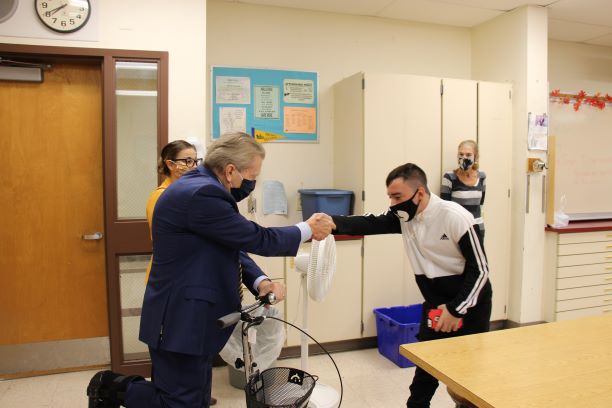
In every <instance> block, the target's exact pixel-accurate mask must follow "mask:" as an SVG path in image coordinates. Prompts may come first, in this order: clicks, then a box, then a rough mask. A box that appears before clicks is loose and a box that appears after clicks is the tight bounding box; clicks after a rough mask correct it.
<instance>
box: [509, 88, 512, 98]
mask: <svg viewBox="0 0 612 408" xmlns="http://www.w3.org/2000/svg"><path fill="white" fill-rule="evenodd" d="M508 99H512V89H509V90H508Z"/></svg>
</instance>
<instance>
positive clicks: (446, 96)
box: [430, 78, 477, 194]
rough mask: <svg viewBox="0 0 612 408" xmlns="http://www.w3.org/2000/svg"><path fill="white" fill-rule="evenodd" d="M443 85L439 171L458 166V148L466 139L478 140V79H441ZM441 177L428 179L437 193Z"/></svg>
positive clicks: (443, 171)
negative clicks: (440, 167)
mask: <svg viewBox="0 0 612 408" xmlns="http://www.w3.org/2000/svg"><path fill="white" fill-rule="evenodd" d="M442 85H443V86H444V92H443V94H442V169H441V170H442V174H444V173H445V172H447V171H450V170H453V169H456V168H457V147H458V146H459V143H461V141H463V140H466V139H472V140H476V139H477V129H476V125H477V111H476V110H477V101H476V98H477V82H476V81H470V80H464V79H447V78H445V79H443V80H442ZM441 182H442V179H439V180H437V184H435V183H434V180H431V183H430V184H431V186H430V188H434V187H435V188H436V189H433V190H432V191H434V192H435V193H436V194H438V193H439V192H440V184H441Z"/></svg>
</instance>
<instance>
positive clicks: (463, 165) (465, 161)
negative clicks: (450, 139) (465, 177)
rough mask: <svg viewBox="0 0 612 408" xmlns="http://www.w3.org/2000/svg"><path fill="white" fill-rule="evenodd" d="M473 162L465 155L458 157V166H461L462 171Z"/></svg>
mask: <svg viewBox="0 0 612 408" xmlns="http://www.w3.org/2000/svg"><path fill="white" fill-rule="evenodd" d="M473 164H474V161H473V160H472V159H469V158H467V157H460V158H459V167H461V168H462V169H463V170H464V171H467V169H469V168H470V167H472V165H473Z"/></svg>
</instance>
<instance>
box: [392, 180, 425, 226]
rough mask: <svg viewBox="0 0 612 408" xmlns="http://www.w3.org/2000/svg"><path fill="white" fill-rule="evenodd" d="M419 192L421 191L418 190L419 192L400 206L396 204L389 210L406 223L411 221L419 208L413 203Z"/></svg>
mask: <svg viewBox="0 0 612 408" xmlns="http://www.w3.org/2000/svg"><path fill="white" fill-rule="evenodd" d="M418 192H419V189H418V188H417V190H416V191H415V192H414V194H413V195H412V197H410V198H409V199H407V200H406V201H402V202H401V203H399V204H395V205H393V206H391V207H389V209H390V210H391V212H392V213H393V214H395V216H396V217H397V218H399V219H400V220H402V221H404V222H408V221H410V220H411V219H413V218H414V216H415V215H416V212H417V208H418V207H419V205H418V204H415V203H413V202H412V199H413V198H414V196H416V194H417V193H418Z"/></svg>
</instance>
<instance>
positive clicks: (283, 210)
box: [263, 180, 287, 215]
mask: <svg viewBox="0 0 612 408" xmlns="http://www.w3.org/2000/svg"><path fill="white" fill-rule="evenodd" d="M263 213H264V215H268V214H282V215H287V195H286V194H285V187H284V186H283V183H281V182H280V181H277V180H265V181H264V182H263Z"/></svg>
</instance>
